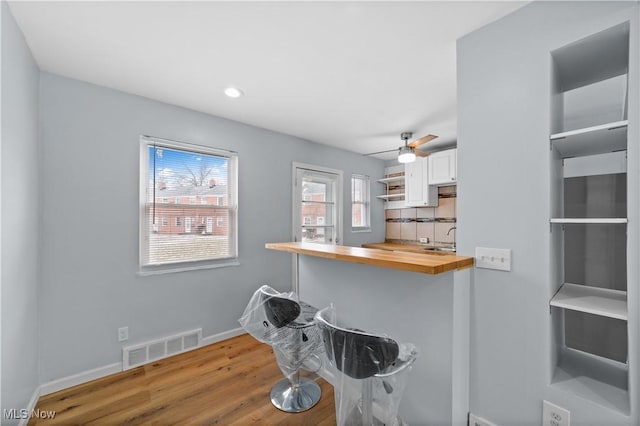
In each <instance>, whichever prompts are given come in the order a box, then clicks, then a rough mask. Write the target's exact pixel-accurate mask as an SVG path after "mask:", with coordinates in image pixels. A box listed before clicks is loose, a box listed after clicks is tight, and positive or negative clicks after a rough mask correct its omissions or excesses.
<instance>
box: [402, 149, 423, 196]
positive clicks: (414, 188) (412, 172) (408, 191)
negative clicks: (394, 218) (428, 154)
mask: <svg viewBox="0 0 640 426" xmlns="http://www.w3.org/2000/svg"><path fill="white" fill-rule="evenodd" d="M423 163H424V162H423V161H422V159H421V158H416V161H414V162H413V163H407V164H405V165H404V202H405V205H407V206H410V207H411V206H420V205H422V193H423V185H424V174H423V167H422V165H423Z"/></svg>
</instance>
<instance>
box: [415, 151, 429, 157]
mask: <svg viewBox="0 0 640 426" xmlns="http://www.w3.org/2000/svg"><path fill="white" fill-rule="evenodd" d="M413 152H414V153H415V154H416V157H428V156H429V155H431V153H430V152H425V151H421V150H419V149H414V150H413Z"/></svg>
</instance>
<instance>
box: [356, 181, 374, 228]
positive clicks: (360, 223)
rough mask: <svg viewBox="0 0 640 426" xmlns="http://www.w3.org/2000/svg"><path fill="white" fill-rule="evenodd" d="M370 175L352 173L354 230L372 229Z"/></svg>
mask: <svg viewBox="0 0 640 426" xmlns="http://www.w3.org/2000/svg"><path fill="white" fill-rule="evenodd" d="M369 186H370V179H369V176H365V175H359V174H353V175H351V229H352V230H353V231H370V230H371V209H370V201H369V200H370V194H369V192H370V187H369Z"/></svg>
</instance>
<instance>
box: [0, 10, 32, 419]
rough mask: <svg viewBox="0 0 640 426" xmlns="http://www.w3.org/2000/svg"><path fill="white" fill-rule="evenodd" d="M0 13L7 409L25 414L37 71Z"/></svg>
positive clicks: (29, 355) (29, 369)
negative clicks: (19, 410)
mask: <svg viewBox="0 0 640 426" xmlns="http://www.w3.org/2000/svg"><path fill="white" fill-rule="evenodd" d="M0 8H2V12H1V13H2V158H1V161H2V164H1V168H0V170H1V172H2V175H1V179H0V181H1V182H2V186H1V188H0V194H1V195H2V216H1V217H2V223H1V225H0V226H1V228H2V234H1V235H2V238H1V242H0V243H1V244H2V259H1V262H2V275H1V277H0V280H1V281H0V283H1V286H2V308H1V312H2V317H1V319H0V320H1V323H2V409H5V408H9V409H10V408H15V409H22V408H25V407H27V404H28V403H29V400H30V399H31V397H32V396H33V394H34V392H35V391H36V388H37V387H38V299H39V296H38V290H39V284H38V281H39V274H38V271H39V268H38V264H39V258H40V256H39V241H40V235H39V224H40V215H39V209H40V202H39V199H40V197H39V194H40V183H41V181H40V179H39V168H38V158H39V148H38V81H39V80H38V79H39V75H38V74H39V72H38V68H37V66H36V64H35V62H34V60H33V58H32V57H31V52H30V51H29V49H28V47H27V45H26V43H25V40H24V38H23V35H22V32H21V31H20V29H18V27H17V25H16V23H15V21H14V19H13V16H12V15H11V12H10V11H9V8H8V7H7V4H6V3H5V2H2V3H1V4H0Z"/></svg>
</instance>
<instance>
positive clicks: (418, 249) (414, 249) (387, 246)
mask: <svg viewBox="0 0 640 426" xmlns="http://www.w3.org/2000/svg"><path fill="white" fill-rule="evenodd" d="M362 247H365V248H373V249H380V250H391V251H407V252H411V253H422V254H436V255H439V256H442V255H444V256H455V254H456V253H455V252H447V251H441V252H435V253H433V252H431V253H430V252H429V251H427V250H428V249H433V248H436V247H440V245H432V244H427V245H418V244H399V243H369V244H363V245H362Z"/></svg>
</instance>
